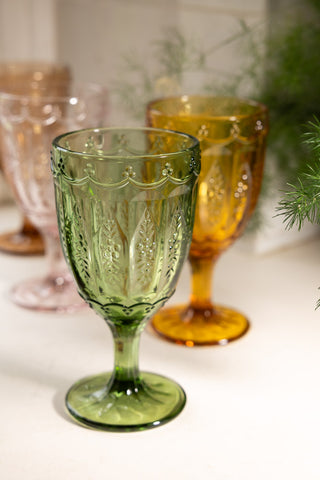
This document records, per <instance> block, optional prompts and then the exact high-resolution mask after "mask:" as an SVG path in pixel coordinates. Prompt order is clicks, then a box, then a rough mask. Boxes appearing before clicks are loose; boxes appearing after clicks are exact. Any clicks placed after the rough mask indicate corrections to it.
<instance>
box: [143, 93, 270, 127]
mask: <svg viewBox="0 0 320 480" xmlns="http://www.w3.org/2000/svg"><path fill="white" fill-rule="evenodd" d="M194 100H202V101H203V102H206V103H209V102H211V101H213V100H214V101H225V102H227V101H228V102H233V104H237V105H239V106H240V105H243V106H244V107H252V108H253V110H252V111H249V112H247V113H236V114H234V113H233V114H231V113H230V115H227V114H224V115H219V114H214V113H212V114H203V113H199V114H197V113H196V112H189V113H186V114H185V115H184V114H181V117H184V116H188V117H190V116H191V117H193V118H196V117H199V119H202V120H203V119H211V120H221V121H223V122H225V121H226V120H230V121H231V122H234V120H235V119H236V118H237V119H241V120H243V119H246V118H252V117H253V116H255V115H261V114H264V115H266V114H267V113H268V107H267V106H266V105H264V104H263V103H260V102H257V101H255V100H250V99H247V98H242V97H234V96H223V95H176V96H171V97H162V98H156V99H153V100H151V101H150V102H149V103H148V104H147V107H146V111H147V112H148V111H150V112H152V114H153V115H166V117H176V116H177V109H176V104H178V103H181V105H183V103H187V102H190V103H192V101H194ZM173 102H176V103H173ZM164 105H171V106H172V105H174V110H173V111H172V113H170V112H169V111H164V110H162V109H161V108H159V106H164Z"/></svg>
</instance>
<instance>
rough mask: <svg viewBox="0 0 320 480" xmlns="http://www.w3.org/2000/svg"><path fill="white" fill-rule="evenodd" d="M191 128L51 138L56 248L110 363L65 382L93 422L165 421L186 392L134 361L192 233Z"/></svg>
mask: <svg viewBox="0 0 320 480" xmlns="http://www.w3.org/2000/svg"><path fill="white" fill-rule="evenodd" d="M199 151H200V150H199V142H198V140H197V139H196V138H194V137H192V136H190V135H187V134H183V133H177V132H172V131H168V130H162V129H153V128H100V129H99V128H97V129H86V130H81V131H76V132H70V133H66V134H64V135H61V136H59V137H57V138H56V139H55V140H54V142H53V147H52V171H53V176H54V181H55V196H56V206H57V215H58V223H59V231H60V239H61V243H62V248H63V251H64V254H65V257H66V259H67V262H68V263H69V265H70V267H71V271H72V272H73V275H74V278H75V281H76V283H77V286H78V290H79V293H80V295H81V296H82V297H83V298H84V300H85V301H86V302H87V303H88V304H89V305H90V306H91V307H92V308H93V310H94V311H95V312H96V313H98V315H100V316H102V317H103V318H104V319H105V321H106V322H107V324H108V325H109V327H110V329H111V332H112V334H113V339H114V369H113V371H112V372H109V373H101V374H98V375H94V376H90V377H87V378H84V379H82V380H80V381H78V382H77V383H76V384H74V385H73V386H72V387H71V388H70V390H69V392H68V393H67V396H66V405H67V409H68V411H69V413H70V414H71V416H72V417H73V418H74V419H76V420H77V421H78V422H80V424H82V425H85V426H89V427H92V428H95V429H100V430H111V431H133V430H144V429H148V428H152V427H156V426H158V425H162V424H163V423H166V422H168V421H169V420H171V419H172V418H174V417H175V416H176V415H178V414H179V413H180V412H181V410H182V409H183V407H184V405H185V401H186V396H185V393H184V391H183V389H182V388H181V387H180V386H179V385H178V384H177V383H176V382H174V381H173V380H171V379H169V378H167V377H163V376H161V375H156V374H154V373H146V372H140V370H139V363H138V358H139V353H138V351H139V338H140V334H141V333H142V331H143V329H144V327H145V325H146V323H147V322H148V320H149V319H150V317H151V316H152V315H154V313H155V312H156V311H157V310H158V309H159V308H160V307H161V306H162V305H164V303H165V302H166V301H167V300H168V299H169V297H170V296H171V295H172V294H173V292H174V288H175V285H176V283H177V279H178V276H179V274H180V271H181V268H182V265H183V263H184V262H185V260H186V258H187V256H188V252H189V248H190V244H191V237H192V229H193V222H194V210H195V201H196V189H197V179H198V175H199V171H200V154H199Z"/></svg>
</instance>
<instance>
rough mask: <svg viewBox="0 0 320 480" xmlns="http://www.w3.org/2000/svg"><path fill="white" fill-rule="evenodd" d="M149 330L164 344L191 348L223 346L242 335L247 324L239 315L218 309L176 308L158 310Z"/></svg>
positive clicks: (224, 308) (225, 308)
mask: <svg viewBox="0 0 320 480" xmlns="http://www.w3.org/2000/svg"><path fill="white" fill-rule="evenodd" d="M151 326H152V328H153V329H154V330H155V331H156V332H157V333H158V334H159V335H160V336H161V337H163V338H165V339H166V340H169V341H171V342H175V343H177V344H180V345H186V346H187V347H193V346H202V345H226V344H227V343H229V342H231V341H232V340H236V339H237V338H239V337H241V336H242V335H244V334H245V333H246V332H247V331H248V329H249V322H248V319H247V318H246V317H245V316H244V315H242V314H241V313H240V312H237V311H235V310H232V309H230V308H227V307H223V306H221V305H219V306H218V305H215V306H214V307H212V308H209V309H194V308H192V307H190V306H189V307H188V306H187V305H178V306H174V307H169V308H164V309H162V310H160V311H159V313H157V314H156V315H155V316H154V317H153V318H152V321H151Z"/></svg>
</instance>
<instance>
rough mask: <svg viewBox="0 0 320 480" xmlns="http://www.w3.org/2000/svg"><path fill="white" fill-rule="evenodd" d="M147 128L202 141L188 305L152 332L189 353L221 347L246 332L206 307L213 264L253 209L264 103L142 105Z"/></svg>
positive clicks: (227, 315) (223, 311) (209, 99)
mask: <svg viewBox="0 0 320 480" xmlns="http://www.w3.org/2000/svg"><path fill="white" fill-rule="evenodd" d="M147 123H148V125H150V126H152V127H157V128H168V129H173V130H178V131H181V132H186V133H188V134H190V135H194V136H196V137H197V138H198V139H199V140H200V147H201V158H202V167H201V174H200V178H199V194H198V200H197V206H196V216H195V225H194V231H193V238H192V244H191V249H190V255H189V261H190V265H191V276H192V279H191V298H190V301H189V304H187V305H178V306H173V307H170V308H165V309H163V310H161V311H160V312H159V313H157V314H156V315H155V316H154V317H153V319H152V327H153V328H154V329H155V331H156V332H158V334H160V335H161V336H162V337H164V338H166V339H167V340H170V341H173V342H176V343H179V344H184V345H186V346H189V347H192V346H194V345H214V344H220V345H224V344H226V343H228V342H230V341H231V340H235V339H237V338H239V337H241V336H242V335H243V334H244V333H246V331H247V330H248V328H249V322H248V319H247V318H246V316H245V315H243V314H242V313H240V312H238V311H237V310H234V309H232V308H229V307H226V306H222V305H217V304H215V303H214V302H213V301H212V276H213V268H214V265H215V262H216V261H217V259H218V258H219V257H220V255H221V253H223V252H224V251H225V250H226V249H227V248H228V247H229V246H230V245H231V244H232V243H233V242H234V241H235V240H236V239H237V238H238V237H239V235H240V234H241V233H242V232H243V230H244V228H245V227H246V224H247V222H248V220H249V218H250V216H251V214H252V212H253V210H254V208H255V205H256V203H257V199H258V195H259V191H260V186H261V180H262V175H263V164H264V157H265V147H266V137H267V132H268V111H267V108H266V107H265V106H264V105H261V104H259V103H256V102H254V101H250V100H243V99H239V98H232V97H230V98H229V97H213V96H198V95H193V96H187V95H184V96H180V97H175V98H164V99H159V100H154V101H152V102H151V103H149V105H148V106H147Z"/></svg>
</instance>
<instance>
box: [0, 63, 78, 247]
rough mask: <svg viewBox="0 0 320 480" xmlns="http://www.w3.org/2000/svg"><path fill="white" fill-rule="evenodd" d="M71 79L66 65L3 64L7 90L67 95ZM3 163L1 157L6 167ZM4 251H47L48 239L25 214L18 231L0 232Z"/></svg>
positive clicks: (0, 84)
mask: <svg viewBox="0 0 320 480" xmlns="http://www.w3.org/2000/svg"><path fill="white" fill-rule="evenodd" d="M70 81H71V75H70V70H69V67H68V66H66V65H60V64H56V63H50V62H32V61H29V62H27V61H26V62H23V61H20V62H5V63H0V91H3V92H7V93H13V94H26V95H34V96H39V95H43V94H44V93H45V92H46V90H49V91H50V94H54V95H57V94H59V95H67V94H68V88H69V85H70ZM0 147H1V138H0ZM0 150H1V148H0ZM0 153H1V152H0ZM1 163H2V162H1V157H0V168H1V170H2V166H1ZM0 250H1V251H3V252H6V253H13V254H21V255H35V254H43V253H44V242H43V239H42V237H41V235H40V234H39V232H38V231H37V229H36V228H35V227H34V225H32V223H31V222H30V221H29V219H28V218H27V217H26V216H24V217H23V223H22V225H21V227H20V228H19V229H18V230H17V231H12V232H6V233H3V234H1V235H0Z"/></svg>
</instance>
